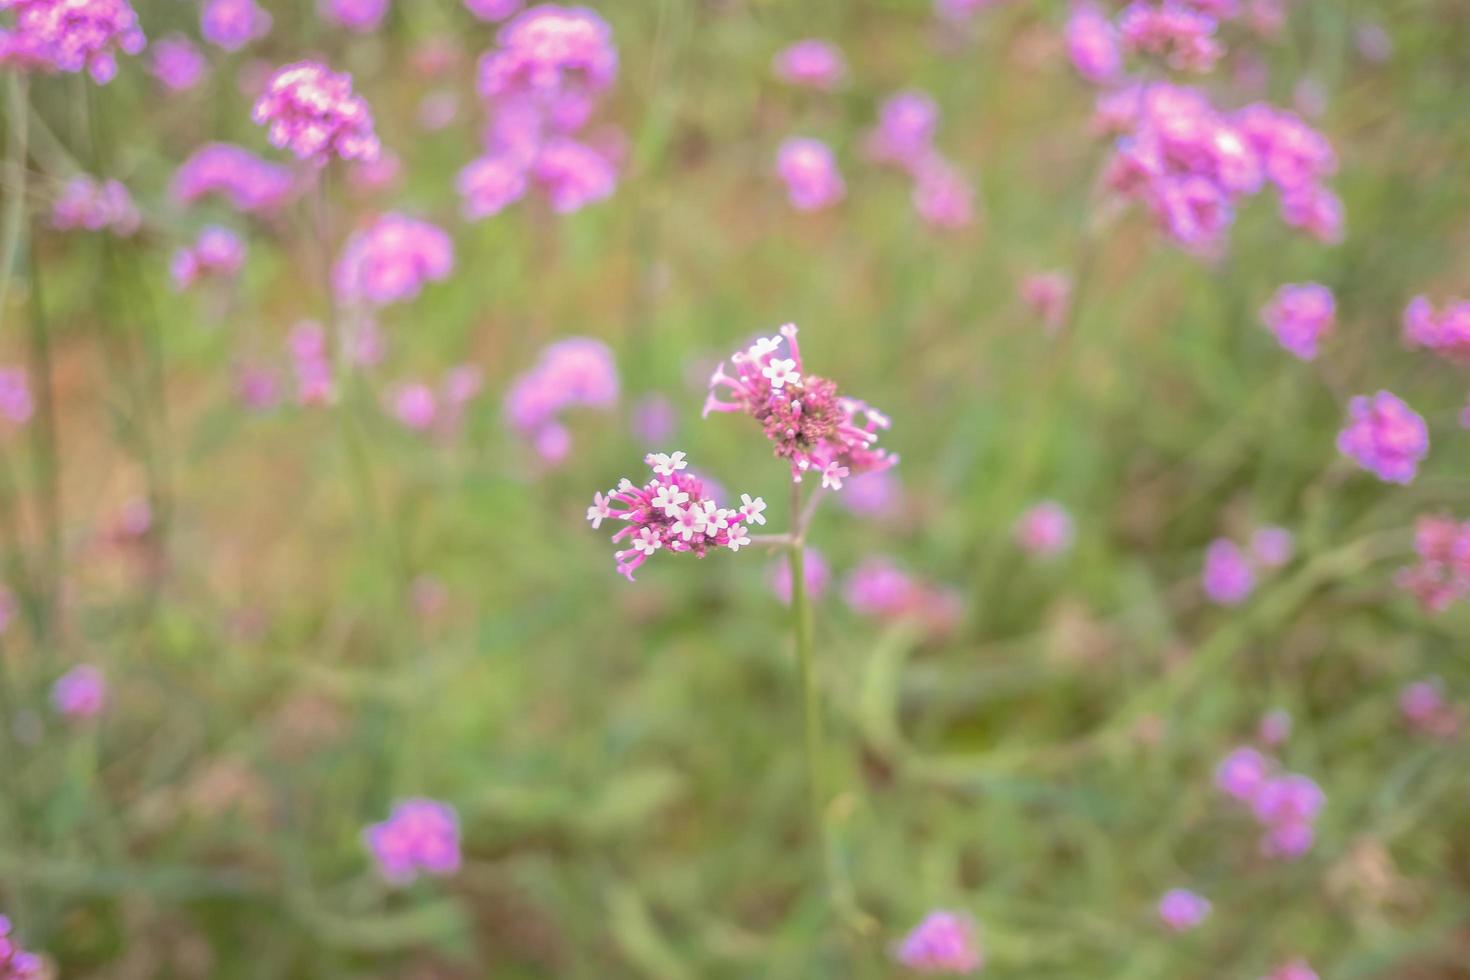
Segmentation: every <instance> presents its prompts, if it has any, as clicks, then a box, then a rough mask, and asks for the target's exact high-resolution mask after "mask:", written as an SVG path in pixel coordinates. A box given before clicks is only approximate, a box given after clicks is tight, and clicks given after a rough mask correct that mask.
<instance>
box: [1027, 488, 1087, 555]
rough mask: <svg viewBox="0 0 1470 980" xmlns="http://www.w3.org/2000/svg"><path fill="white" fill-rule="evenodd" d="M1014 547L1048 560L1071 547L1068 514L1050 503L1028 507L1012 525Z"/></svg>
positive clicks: (1071, 531) (1060, 507)
mask: <svg viewBox="0 0 1470 980" xmlns="http://www.w3.org/2000/svg"><path fill="white" fill-rule="evenodd" d="M1015 535H1016V544H1018V545H1020V546H1021V550H1023V551H1025V552H1026V553H1027V554H1029V555H1031V556H1032V557H1034V558H1051V557H1052V556H1054V555H1059V554H1061V553H1062V552H1064V551H1066V550H1067V549H1069V548H1071V547H1072V539H1073V537H1074V536H1075V531H1074V528H1073V526H1072V515H1071V514H1070V513H1069V512H1068V511H1067V508H1065V507H1063V506H1062V505H1061V504H1059V503H1057V502H1056V501H1054V500H1043V501H1041V502H1040V503H1038V504H1035V505H1033V506H1031V507H1030V508H1028V509H1027V510H1026V512H1025V513H1024V514H1022V515H1021V519H1020V520H1018V521H1017V522H1016V531H1015Z"/></svg>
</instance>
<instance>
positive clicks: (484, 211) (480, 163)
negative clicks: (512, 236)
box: [456, 155, 530, 221]
mask: <svg viewBox="0 0 1470 980" xmlns="http://www.w3.org/2000/svg"><path fill="white" fill-rule="evenodd" d="M529 183H530V182H529V180H528V179H527V174H526V167H525V164H523V163H522V162H521V161H519V160H517V159H515V158H514V157H511V156H508V155H497V156H484V157H480V158H479V159H478V160H474V161H471V162H470V163H469V164H468V165H467V166H466V167H465V168H464V169H463V170H461V171H460V172H459V178H458V180H457V181H456V187H457V189H458V191H459V197H460V214H462V215H463V216H464V219H465V220H466V221H478V220H480V219H481V218H488V217H491V216H493V215H497V214H499V213H500V212H501V211H503V210H505V209H506V208H507V207H509V206H510V205H512V204H514V203H515V202H516V201H519V200H520V199H521V198H522V197H524V196H525V194H526V188H527V187H528V186H529Z"/></svg>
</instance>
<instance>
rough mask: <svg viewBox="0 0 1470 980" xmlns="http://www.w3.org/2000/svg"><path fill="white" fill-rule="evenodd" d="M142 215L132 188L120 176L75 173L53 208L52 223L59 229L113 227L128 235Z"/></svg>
mask: <svg viewBox="0 0 1470 980" xmlns="http://www.w3.org/2000/svg"><path fill="white" fill-rule="evenodd" d="M141 223H142V219H141V218H140V217H139V215H138V209H137V207H136V206H135V205H134V204H133V197H132V195H131V194H129V193H128V189H127V188H126V187H124V186H123V185H122V184H121V183H119V182H118V181H116V180H105V181H96V180H93V179H92V178H91V177H85V176H84V177H73V178H72V179H71V180H69V181H67V183H66V185H65V186H64V187H63V188H62V191H61V196H60V197H59V198H57V200H56V204H55V205H54V206H53V207H52V210H51V227H53V228H56V229H57V230H59V231H69V230H72V229H85V230H87V231H104V230H106V231H110V232H111V233H112V234H114V235H119V236H121V237H123V238H126V237H128V236H130V235H132V234H133V233H134V232H136V231H137V230H138V227H139V225H140V224H141Z"/></svg>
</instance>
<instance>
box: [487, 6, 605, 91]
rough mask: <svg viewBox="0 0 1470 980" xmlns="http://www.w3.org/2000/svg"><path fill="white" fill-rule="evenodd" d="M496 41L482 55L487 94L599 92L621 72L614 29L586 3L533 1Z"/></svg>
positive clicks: (505, 27) (502, 30)
mask: <svg viewBox="0 0 1470 980" xmlns="http://www.w3.org/2000/svg"><path fill="white" fill-rule="evenodd" d="M496 42H497V46H496V47H495V49H493V50H491V51H489V52H487V53H486V54H485V55H484V56H483V57H482V58H481V59H480V65H479V83H478V85H479V91H480V95H481V96H482V97H483V98H486V99H493V98H502V97H504V96H507V95H530V96H535V97H547V96H552V95H556V94H561V93H567V92H574V93H581V94H586V95H595V94H597V93H599V92H601V91H603V90H605V89H606V88H608V87H609V86H610V85H611V84H612V83H613V80H614V79H615V78H616V77H617V72H618V53H617V49H616V48H615V47H614V46H613V41H612V29H611V28H609V27H608V26H607V22H606V21H604V20H603V19H602V18H601V17H600V16H598V15H597V13H596V12H594V11H592V10H589V9H588V8H586V7H561V6H558V5H556V4H549V3H548V4H542V5H541V6H538V7H533V8H531V9H530V10H527V11H526V12H525V13H523V14H520V15H519V16H517V17H516V18H515V19H514V20H512V21H511V22H509V23H508V24H506V25H505V26H504V27H503V28H501V30H500V34H499V36H498V37H497V38H496Z"/></svg>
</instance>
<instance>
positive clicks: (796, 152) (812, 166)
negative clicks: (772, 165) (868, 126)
mask: <svg viewBox="0 0 1470 980" xmlns="http://www.w3.org/2000/svg"><path fill="white" fill-rule="evenodd" d="M776 175H777V176H778V177H780V178H781V180H782V181H784V182H785V184H786V196H787V198H788V199H789V200H790V201H791V206H792V207H794V208H796V209H797V210H798V211H820V210H822V209H824V208H829V207H831V206H832V205H834V204H837V203H838V202H840V201H841V200H842V199H843V198H844V197H845V196H846V195H847V184H846V183H845V182H844V181H843V179H842V173H841V171H839V170H838V169H837V158H836V157H834V156H833V155H832V150H831V149H830V148H829V147H828V146H827V144H826V143H823V142H822V141H821V140H819V139H812V138H811V137H807V136H793V137H791V138H790V139H788V140H786V141H785V142H783V143H782V144H781V148H780V149H779V150H777V151H776Z"/></svg>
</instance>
